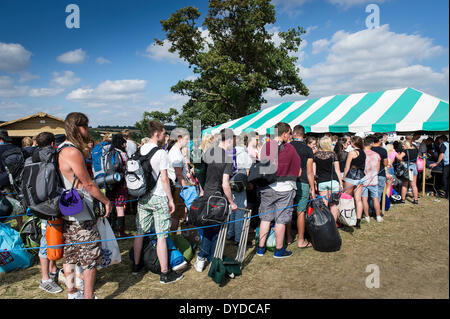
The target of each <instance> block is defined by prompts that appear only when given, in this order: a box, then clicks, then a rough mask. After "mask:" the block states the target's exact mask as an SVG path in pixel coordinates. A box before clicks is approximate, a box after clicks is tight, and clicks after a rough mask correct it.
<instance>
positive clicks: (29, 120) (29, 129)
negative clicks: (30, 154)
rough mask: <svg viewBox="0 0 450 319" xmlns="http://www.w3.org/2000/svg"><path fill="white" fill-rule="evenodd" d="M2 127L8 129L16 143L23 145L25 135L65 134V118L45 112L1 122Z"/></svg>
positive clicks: (0, 128)
mask: <svg viewBox="0 0 450 319" xmlns="http://www.w3.org/2000/svg"><path fill="white" fill-rule="evenodd" d="M2 129H3V130H7V131H8V135H9V136H10V137H11V139H12V142H13V143H14V144H16V145H21V141H22V138H24V137H25V136H29V137H33V136H36V135H38V134H39V133H41V132H50V133H53V134H55V135H56V134H65V130H64V120H62V119H60V118H57V117H55V116H53V115H50V114H47V113H43V112H40V113H36V114H33V115H30V116H27V117H24V118H20V119H17V120H14V121H9V122H4V123H1V124H0V130H2Z"/></svg>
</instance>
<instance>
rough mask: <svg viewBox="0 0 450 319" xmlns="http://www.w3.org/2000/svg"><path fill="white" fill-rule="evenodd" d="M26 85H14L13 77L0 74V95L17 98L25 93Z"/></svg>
mask: <svg viewBox="0 0 450 319" xmlns="http://www.w3.org/2000/svg"><path fill="white" fill-rule="evenodd" d="M27 90H28V87H26V86H15V85H14V79H13V78H11V77H9V76H0V97H2V98H17V97H22V96H24V95H26V94H27Z"/></svg>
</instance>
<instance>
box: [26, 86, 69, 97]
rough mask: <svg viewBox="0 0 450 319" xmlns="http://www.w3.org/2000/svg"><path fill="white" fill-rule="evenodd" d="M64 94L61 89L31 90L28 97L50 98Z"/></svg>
mask: <svg viewBox="0 0 450 319" xmlns="http://www.w3.org/2000/svg"><path fill="white" fill-rule="evenodd" d="M63 92H64V89H63V88H40V89H31V90H30V92H29V95H30V96H31V97H52V96H57V95H60V94H61V93H63Z"/></svg>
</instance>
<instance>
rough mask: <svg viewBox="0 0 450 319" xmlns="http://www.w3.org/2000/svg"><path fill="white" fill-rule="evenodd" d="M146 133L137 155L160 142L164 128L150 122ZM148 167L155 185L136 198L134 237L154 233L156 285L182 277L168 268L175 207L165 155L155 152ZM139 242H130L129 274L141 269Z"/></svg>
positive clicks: (140, 240) (140, 245)
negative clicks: (157, 267)
mask: <svg viewBox="0 0 450 319" xmlns="http://www.w3.org/2000/svg"><path fill="white" fill-rule="evenodd" d="M147 131H148V135H149V138H150V141H149V143H147V144H145V145H143V146H142V147H141V150H140V152H141V155H146V154H148V153H149V152H150V151H151V150H152V149H154V148H155V147H158V144H160V143H161V142H162V141H163V140H164V134H165V128H164V125H162V124H161V123H160V122H158V121H150V123H149V124H148V126H147ZM150 164H151V167H152V174H153V177H154V178H155V179H156V180H157V182H156V186H155V187H154V188H153V189H152V190H151V191H149V192H148V193H147V194H146V195H144V196H142V197H141V198H140V199H139V202H138V210H137V214H136V228H137V235H144V234H148V233H153V232H156V234H157V237H158V241H157V244H156V254H157V256H158V260H159V263H160V265H161V277H160V283H162V284H166V283H169V282H173V281H177V280H179V279H181V278H183V275H182V274H177V273H176V272H174V271H173V270H172V269H169V256H168V252H167V241H166V238H167V237H168V232H169V230H170V225H171V216H170V215H171V214H172V213H173V212H174V211H175V205H174V203H173V198H172V193H171V191H170V184H169V177H168V174H167V170H168V169H169V159H168V156H167V152H166V151H164V150H163V149H160V150H158V151H156V152H155V153H154V154H153V156H152V157H151V158H150ZM143 241H144V237H137V238H135V239H134V244H133V248H134V263H133V266H132V273H133V274H137V273H138V272H139V270H141V269H142V267H143V265H142V262H141V260H140V259H141V251H142V245H143Z"/></svg>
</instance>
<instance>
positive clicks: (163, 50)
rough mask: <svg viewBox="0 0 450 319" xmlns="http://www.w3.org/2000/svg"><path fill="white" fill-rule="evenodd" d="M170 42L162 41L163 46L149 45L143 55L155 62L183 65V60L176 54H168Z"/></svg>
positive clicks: (154, 43)
mask: <svg viewBox="0 0 450 319" xmlns="http://www.w3.org/2000/svg"><path fill="white" fill-rule="evenodd" d="M169 48H170V42H169V40H167V39H166V40H164V41H163V45H162V46H161V45H158V44H156V42H153V43H152V44H150V45H149V46H148V47H147V49H146V50H145V52H147V53H146V54H144V56H146V57H148V58H150V59H152V60H156V61H168V62H170V63H173V64H175V63H184V60H183V59H181V58H180V57H179V55H178V54H177V53H172V52H169Z"/></svg>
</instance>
